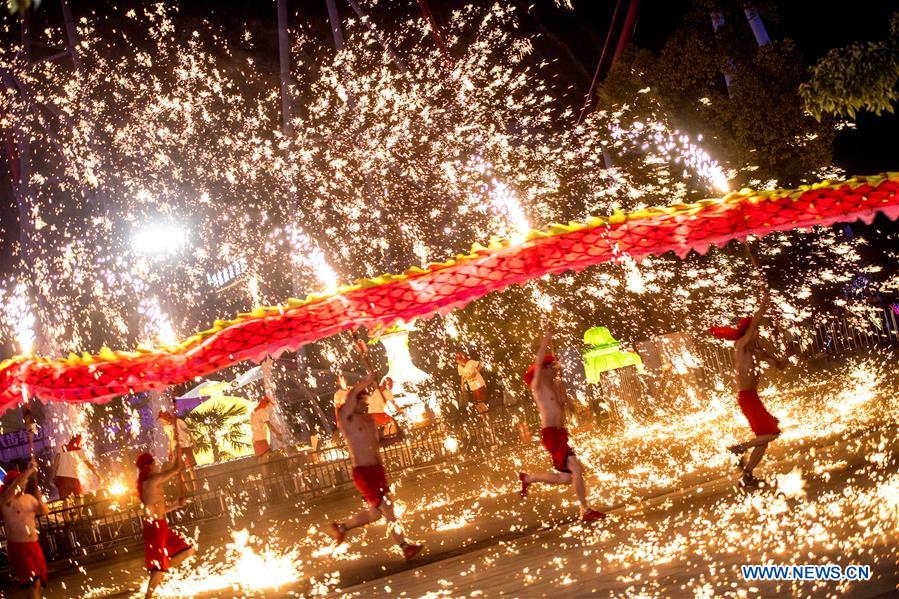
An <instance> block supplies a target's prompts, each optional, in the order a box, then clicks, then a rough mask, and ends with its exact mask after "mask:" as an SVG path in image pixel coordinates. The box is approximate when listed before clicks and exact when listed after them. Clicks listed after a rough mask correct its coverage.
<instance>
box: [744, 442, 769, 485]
mask: <svg viewBox="0 0 899 599" xmlns="http://www.w3.org/2000/svg"><path fill="white" fill-rule="evenodd" d="M766 436H771V435H766ZM766 449H768V443H767V442H766V443H764V444H762V445H755V446H754V448H753V450H752V453H751V454H749V460H748V461H747V462H746V465H745V466H744V467H743V473H744V474H748V475H750V476H752V470H753V469H754V468H755V467H756V466H758V465H759V462H761V461H762V456H764V455H765V450H766Z"/></svg>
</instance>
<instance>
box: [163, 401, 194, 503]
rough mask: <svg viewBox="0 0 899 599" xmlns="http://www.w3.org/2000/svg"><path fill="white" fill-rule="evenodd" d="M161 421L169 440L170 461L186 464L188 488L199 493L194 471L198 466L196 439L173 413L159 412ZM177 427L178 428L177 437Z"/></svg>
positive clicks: (184, 423) (185, 424)
mask: <svg viewBox="0 0 899 599" xmlns="http://www.w3.org/2000/svg"><path fill="white" fill-rule="evenodd" d="M159 421H160V422H161V423H162V428H163V430H164V431H165V436H166V437H168V439H169V461H170V462H171V463H176V462H178V461H179V460H181V461H182V462H183V463H184V469H185V471H186V472H187V477H186V478H187V480H188V482H189V484H188V485H187V487H188V489H190V490H191V491H197V490H198V487H197V473H196V471H195V470H194V468H196V466H197V459H196V457H195V456H194V438H193V437H192V436H191V434H190V431H189V430H188V429H187V423H186V422H184V421H183V420H182V419H180V418H175V416H174V415H173V414H172V413H170V412H166V411H164V410H159ZM176 423H177V424H176ZM175 426H177V427H178V432H177V435H176V433H175ZM176 436H177V439H178V443H177V446H176V443H175V438H176ZM182 476H183V475H182Z"/></svg>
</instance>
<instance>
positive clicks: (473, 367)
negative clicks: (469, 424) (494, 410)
mask: <svg viewBox="0 0 899 599" xmlns="http://www.w3.org/2000/svg"><path fill="white" fill-rule="evenodd" d="M456 367H457V368H458V370H459V379H460V383H461V385H462V390H463V391H465V389H466V388H467V389H468V391H469V392H470V393H471V398H472V400H473V401H474V405H475V409H476V410H477V411H478V413H479V414H485V413H486V412H487V411H488V410H489V409H490V408H489V406H488V405H487V383H486V382H484V377H483V376H481V363H480V362H478V361H477V360H472V359H470V358H468V357H467V356H465V354H463V353H462V352H456Z"/></svg>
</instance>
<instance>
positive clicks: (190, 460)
mask: <svg viewBox="0 0 899 599" xmlns="http://www.w3.org/2000/svg"><path fill="white" fill-rule="evenodd" d="M179 454H180V455H181V457H182V458H184V465H185V466H189V467H190V468H193V467H195V466H196V465H197V458H195V457H194V448H193V447H179V448H178V449H177V450H176V452H175V457H176V458H177V457H178V455H179Z"/></svg>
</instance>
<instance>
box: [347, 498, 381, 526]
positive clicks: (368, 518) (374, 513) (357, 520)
mask: <svg viewBox="0 0 899 599" xmlns="http://www.w3.org/2000/svg"><path fill="white" fill-rule="evenodd" d="M381 505H384V502H383V501H382V502H381ZM380 519H381V510H380V509H379V508H376V507H371V506H369V508H368V509H367V510H365V511H362V512H359V513H357V514H356V515H355V516H353V517H352V518H350V519H349V520H347V521H346V522H341V523H340V525H341V526H343V528H344V530H352V529H354V528H359V527H362V526H365V525H366V524H371V523H372V522H377V521H378V520H380Z"/></svg>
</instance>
